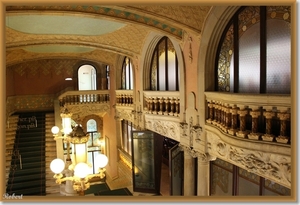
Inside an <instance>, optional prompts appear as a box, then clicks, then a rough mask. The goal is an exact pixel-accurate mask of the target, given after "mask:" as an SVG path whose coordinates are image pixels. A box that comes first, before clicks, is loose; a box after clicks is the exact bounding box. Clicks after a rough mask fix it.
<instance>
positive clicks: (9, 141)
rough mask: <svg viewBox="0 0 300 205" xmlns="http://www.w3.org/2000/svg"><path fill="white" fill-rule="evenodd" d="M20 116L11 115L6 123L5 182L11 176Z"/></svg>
mask: <svg viewBox="0 0 300 205" xmlns="http://www.w3.org/2000/svg"><path fill="white" fill-rule="evenodd" d="M18 121H19V116H17V115H14V116H10V117H9V118H8V119H7V124H6V138H5V148H6V150H5V180H6V181H5V184H7V181H8V178H9V172H10V167H11V161H12V156H13V154H14V151H13V150H14V144H15V138H16V131H17V126H18Z"/></svg>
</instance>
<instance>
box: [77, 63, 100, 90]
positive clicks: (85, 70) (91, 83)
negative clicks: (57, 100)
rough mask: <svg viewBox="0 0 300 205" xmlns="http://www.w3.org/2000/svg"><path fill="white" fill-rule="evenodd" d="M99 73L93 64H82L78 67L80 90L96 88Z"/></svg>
mask: <svg viewBox="0 0 300 205" xmlns="http://www.w3.org/2000/svg"><path fill="white" fill-rule="evenodd" d="M96 89H97V73H96V69H95V68H94V67H93V66H91V65H82V66H80V67H79V69H78V90H96Z"/></svg>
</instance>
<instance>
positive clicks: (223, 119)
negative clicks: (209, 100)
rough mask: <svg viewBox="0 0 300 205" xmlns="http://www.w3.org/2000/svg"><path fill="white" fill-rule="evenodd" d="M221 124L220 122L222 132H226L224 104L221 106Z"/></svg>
mask: <svg viewBox="0 0 300 205" xmlns="http://www.w3.org/2000/svg"><path fill="white" fill-rule="evenodd" d="M220 110H221V122H220V128H221V129H222V130H224V128H225V117H226V116H225V105H224V104H222V105H221V109H220Z"/></svg>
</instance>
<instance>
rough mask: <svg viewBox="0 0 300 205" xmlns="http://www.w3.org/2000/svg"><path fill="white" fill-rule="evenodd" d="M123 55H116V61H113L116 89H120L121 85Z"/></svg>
mask: <svg viewBox="0 0 300 205" xmlns="http://www.w3.org/2000/svg"><path fill="white" fill-rule="evenodd" d="M124 58H125V56H121V55H118V56H117V57H116V61H115V70H116V71H115V76H116V89H117V90H118V89H121V88H122V85H121V81H122V73H121V72H122V65H123V61H124Z"/></svg>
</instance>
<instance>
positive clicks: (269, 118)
mask: <svg viewBox="0 0 300 205" xmlns="http://www.w3.org/2000/svg"><path fill="white" fill-rule="evenodd" d="M263 115H264V116H265V118H266V133H265V134H264V135H263V136H262V139H263V140H264V141H273V139H274V135H273V134H272V118H273V117H274V116H275V113H274V112H273V111H270V110H269V111H264V114H263Z"/></svg>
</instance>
